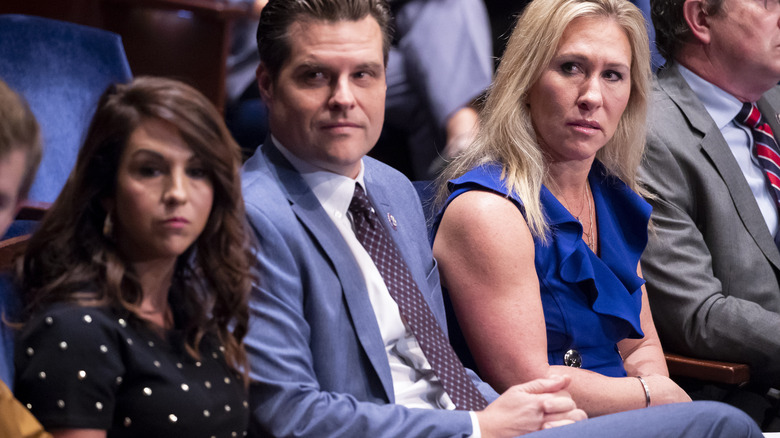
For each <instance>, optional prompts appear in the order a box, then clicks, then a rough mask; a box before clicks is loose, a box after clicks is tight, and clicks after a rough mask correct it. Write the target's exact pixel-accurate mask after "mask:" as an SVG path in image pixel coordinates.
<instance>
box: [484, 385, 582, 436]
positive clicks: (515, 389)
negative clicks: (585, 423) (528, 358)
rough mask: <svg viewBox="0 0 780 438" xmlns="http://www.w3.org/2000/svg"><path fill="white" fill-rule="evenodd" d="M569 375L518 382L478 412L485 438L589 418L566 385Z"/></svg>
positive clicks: (518, 433)
mask: <svg viewBox="0 0 780 438" xmlns="http://www.w3.org/2000/svg"><path fill="white" fill-rule="evenodd" d="M570 381H571V378H570V377H569V376H552V377H549V378H544V379H537V380H532V381H530V382H527V383H523V384H521V385H515V386H512V387H511V388H509V389H508V390H506V391H505V392H504V393H503V394H501V396H500V397H499V398H498V399H496V400H495V401H494V402H493V403H491V404H490V405H489V406H488V407H487V408H485V409H484V410H483V411H480V412H477V418H478V420H479V427H480V430H481V432H482V436H483V437H484V438H511V437H516V436H519V435H524V434H526V433H530V432H536V431H538V430H541V429H547V428H551V427H557V426H563V425H566V424H571V423H574V422H576V421H580V420H584V419H586V418H587V415H586V414H585V411H583V410H581V409H577V405H576V404H575V403H574V400H572V398H571V396H570V395H569V393H568V392H566V387H567V386H569V382H570Z"/></svg>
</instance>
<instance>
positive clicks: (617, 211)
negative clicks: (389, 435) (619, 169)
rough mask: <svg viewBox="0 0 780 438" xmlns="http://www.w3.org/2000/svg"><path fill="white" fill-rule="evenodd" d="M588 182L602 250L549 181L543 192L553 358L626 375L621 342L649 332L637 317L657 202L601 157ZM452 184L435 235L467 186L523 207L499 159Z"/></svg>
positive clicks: (542, 259)
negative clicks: (641, 267)
mask: <svg viewBox="0 0 780 438" xmlns="http://www.w3.org/2000/svg"><path fill="white" fill-rule="evenodd" d="M588 182H589V184H590V187H591V191H592V193H593V200H594V204H595V205H594V208H595V212H596V215H597V223H598V231H599V233H598V234H599V246H600V255H598V256H597V255H596V254H594V253H593V251H591V250H590V248H588V245H587V244H586V243H585V242H584V241H583V239H582V225H581V224H580V222H579V221H578V220H577V219H576V218H574V216H572V215H571V214H570V213H569V211H568V210H566V208H565V207H564V206H563V205H562V204H561V203H560V202H558V200H557V199H556V198H555V197H554V196H553V195H552V193H550V191H549V190H548V189H547V188H546V187H544V186H542V190H541V193H540V198H541V204H542V210H543V213H544V214H545V217H546V218H547V221H548V223H549V225H550V236H549V237H550V238H549V239H548V241H547V243H546V244H543V243H542V242H541V241H539V240H538V239H536V238H534V245H535V259H534V263H535V266H536V272H537V275H538V277H539V288H540V292H541V298H542V305H543V308H544V319H545V323H546V327H547V358H548V361H549V364H550V365H569V366H576V364H577V362H578V361H577V359H579V362H580V366H581V367H582V368H584V369H588V370H591V371H594V372H597V373H600V374H603V375H606V376H611V377H624V376H625V375H626V371H625V368H624V367H623V360H622V358H621V356H620V352H619V351H618V347H617V342H618V341H620V340H622V339H626V338H641V337H643V336H644V335H643V333H642V328H641V324H640V320H639V313H640V310H641V307H642V289H641V287H642V285H643V284H644V280H643V279H642V278H641V277H639V276H638V275H637V272H636V268H637V264H638V263H639V257H640V256H641V254H642V251H643V250H644V248H645V246H646V244H647V225H648V221H649V219H650V212H651V207H650V205H649V204H648V203H647V202H645V201H644V200H643V199H642V198H641V197H640V196H639V195H637V194H636V193H634V192H633V191H632V190H631V189H629V188H628V186H626V185H625V184H624V183H623V182H622V181H620V180H619V179H617V178H615V177H612V176H608V175H607V174H606V171H605V169H604V166H603V165H602V164H601V163H599V162H598V161H595V162H594V164H593V167H592V168H591V171H590V174H589V176H588ZM449 189H450V193H451V194H450V196H449V198H448V199H447V202H446V203H445V205H444V207H443V208H442V210H441V211H440V212H439V214H438V215H437V217H436V219H435V222H434V225H433V230H432V236H434V237H435V233H436V230H437V228H438V225H439V223H440V221H441V217H442V215H443V214H444V210H445V209H446V208H447V206H448V205H449V203H450V202H452V200H453V199H455V198H456V197H458V196H460V195H461V194H463V193H465V192H467V191H469V190H484V191H490V192H495V193H499V194H501V195H504V196H508V197H509V199H510V200H511V201H513V203H514V204H515V205H516V206H517V208H518V209H520V211H521V212H523V214H525V211H524V208H523V202H522V200H521V199H518V198H517V196H516V195H515V194H507V189H506V186H505V185H504V182H503V181H502V179H501V166H500V165H499V164H496V163H490V164H484V165H481V166H479V167H476V168H474V169H472V170H471V171H469V172H467V173H466V174H464V175H463V176H461V177H460V178H457V179H454V180H451V181H449ZM507 226H511V224H507ZM445 301H446V303H447V313H448V315H447V317H448V324H449V327H450V339H451V341H452V343H453V345H454V346H455V348H456V351H457V352H458V354H459V356H460V357H461V359H462V360H463V361H464V363H465V364H466V365H470V366H472V367H474V366H475V365H476V364H475V362H474V360H473V358H472V357H471V354H470V352H469V351H468V347H467V346H466V343H465V340H464V339H463V335H462V333H461V332H460V328H459V326H458V324H457V320H456V319H455V318H454V313H453V311H452V306H451V304H450V302H449V296H448V295H447V292H446V290H445ZM517 335H518V336H522V333H518V334H517ZM567 353H568V354H567Z"/></svg>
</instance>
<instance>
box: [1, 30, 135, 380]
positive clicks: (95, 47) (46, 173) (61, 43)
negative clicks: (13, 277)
mask: <svg viewBox="0 0 780 438" xmlns="http://www.w3.org/2000/svg"><path fill="white" fill-rule="evenodd" d="M0 78H2V79H3V80H4V81H5V82H6V83H7V84H8V85H9V86H10V87H11V88H12V89H13V90H15V91H17V92H18V93H20V94H22V95H23V96H24V97H25V99H26V100H27V102H28V103H29V105H30V108H31V109H32V111H33V113H34V114H35V117H36V119H37V120H38V123H39V124H40V126H41V132H42V137H43V148H44V153H43V160H42V162H41V166H40V168H39V170H38V173H37V175H36V178H35V182H34V184H33V186H32V189H31V191H30V196H29V198H30V200H32V201H39V202H53V201H54V200H55V199H56V197H57V195H58V194H59V193H60V190H61V189H62V186H63V185H64V184H65V181H66V180H67V178H68V175H69V174H70V171H71V169H72V168H73V165H74V164H75V162H76V156H77V154H78V150H79V147H80V145H81V142H82V140H83V138H84V134H85V132H86V130H87V128H88V126H89V121H90V119H91V118H92V114H93V113H94V110H95V106H96V104H97V100H98V98H99V97H100V95H101V94H102V93H103V91H104V90H105V89H106V87H108V85H109V84H112V83H115V82H127V81H129V80H130V79H131V74H130V66H129V65H128V63H127V58H126V57H125V51H124V48H123V47H122V41H121V39H120V37H119V36H118V35H116V34H113V33H110V32H106V31H103V30H99V29H93V28H90V27H86V26H81V25H76V24H72V23H66V22H61V21H56V20H50V19H46V18H40V17H33V16H25V15H0ZM35 223H36V221H35V220H17V221H16V222H14V224H13V225H12V226H11V229H10V230H9V231H8V233H6V235H5V236H4V239H8V238H10V237H13V236H22V235H24V234H27V233H30V232H31V231H32V229H33V228H34V226H35ZM7 242H9V241H8V240H4V241H2V242H0V247H3V245H2V244H3V243H7ZM0 249H8V248H0ZM3 268H6V269H7V268H8V266H7V264H6V266H3ZM3 280H6V281H4V282H3ZM18 298H19V297H18V296H17V295H16V293H15V292H14V291H13V289H12V288H11V287H10V286H9V284H8V282H7V278H6V279H2V278H0V315H2V316H3V317H5V318H8V319H11V320H13V319H14V315H13V314H14V313H15V312H14V311H15V310H18V303H19V299H18ZM12 358H13V348H12V336H11V333H10V331H9V328H8V327H7V326H6V325H5V324H3V323H0V379H2V380H3V381H5V382H6V383H7V384H8V386H12V383H13V380H12V379H13V377H12V376H13V368H12V366H11V365H12Z"/></svg>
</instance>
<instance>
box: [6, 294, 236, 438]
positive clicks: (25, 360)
mask: <svg viewBox="0 0 780 438" xmlns="http://www.w3.org/2000/svg"><path fill="white" fill-rule="evenodd" d="M201 344H202V345H201V357H200V359H194V358H192V357H190V356H189V355H188V354H187V353H186V352H185V350H184V341H183V338H182V337H181V335H180V333H179V332H177V331H171V332H169V334H168V339H162V338H160V337H159V336H158V335H156V334H155V333H153V332H151V331H149V330H146V329H144V328H143V327H133V326H132V324H130V323H129V321H128V320H127V318H122V317H120V316H117V315H115V314H113V313H112V312H111V311H110V310H108V309H106V308H101V307H82V306H77V305H73V304H68V303H58V304H55V305H52V306H51V307H50V308H48V309H47V310H46V311H44V312H41V313H40V314H38V315H37V316H36V317H34V318H33V319H32V320H31V321H30V322H29V323H28V324H27V325H26V326H25V328H24V330H23V331H22V333H21V335H20V337H19V339H17V343H16V352H15V356H16V359H15V364H16V384H15V388H14V389H15V390H14V392H15V395H16V397H17V398H18V399H19V400H20V401H21V402H22V404H24V405H25V406H27V408H28V409H29V410H30V411H31V412H32V413H33V415H35V416H36V417H37V418H38V420H39V421H40V422H41V423H42V424H43V426H44V427H45V428H46V429H49V430H52V429H60V428H68V429H101V430H106V431H107V432H108V437H143V436H149V437H151V436H166V437H205V438H209V437H241V436H245V435H246V430H247V425H248V420H249V408H248V405H247V399H246V392H245V390H244V386H243V383H242V382H241V380H240V379H239V378H238V376H237V375H235V374H234V373H233V372H231V371H230V370H229V368H228V367H227V365H226V363H225V359H224V353H223V351H224V348H222V347H221V346H220V345H218V344H216V343H214V342H208V341H207V340H204V341H203V342H202V343H201Z"/></svg>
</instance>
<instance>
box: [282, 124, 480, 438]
mask: <svg viewBox="0 0 780 438" xmlns="http://www.w3.org/2000/svg"><path fill="white" fill-rule="evenodd" d="M271 140H272V141H273V142H274V145H276V147H277V148H278V149H279V151H280V152H281V153H282V155H284V157H285V158H287V160H288V161H290V163H291V164H292V165H293V167H295V169H296V170H297V171H298V172H299V173H300V174H301V176H302V177H303V179H304V181H306V183H307V184H308V185H309V187H310V188H311V190H312V191H313V192H314V195H315V196H316V197H317V200H319V201H320V205H322V208H323V209H324V210H325V212H326V213H328V217H329V218H330V219H331V220H332V221H333V223H334V224H335V225H336V228H338V230H339V232H340V233H341V236H342V237H343V238H344V241H345V242H346V243H347V246H348V247H349V249H350V251H351V252H352V255H353V256H354V257H355V261H356V262H357V264H358V266H359V267H360V271H361V272H362V273H363V278H364V279H365V281H366V290H367V292H368V298H369V300H370V301H371V307H372V308H373V310H374V315H375V316H376V321H377V324H378V325H379V332H380V333H381V335H382V340H383V341H384V346H385V352H386V353H387V360H388V361H389V363H390V373H391V375H392V378H393V392H394V395H395V403H396V404H399V405H402V406H406V407H408V408H422V409H455V404H454V403H453V402H452V399H450V397H449V395H448V394H447V393H446V392H445V391H444V387H443V386H442V384H441V382H440V381H439V378H438V377H437V376H436V374H435V373H434V371H433V369H432V368H431V364H430V363H429V362H428V360H427V359H426V358H425V354H424V353H423V351H422V349H421V348H420V344H419V343H418V342H417V339H416V338H415V337H414V335H413V334H412V333H411V331H410V330H409V328H408V327H406V325H405V324H404V322H403V320H402V319H401V313H400V311H399V310H398V305H397V304H396V302H395V300H393V298H392V297H391V296H390V292H388V290H387V286H386V285H385V282H384V280H383V279H382V275H381V274H380V273H379V270H378V269H377V267H376V265H375V264H374V261H373V259H372V258H371V256H370V255H369V254H368V252H366V250H365V248H364V247H363V245H362V244H361V243H360V241H359V240H358V239H357V236H356V235H355V231H354V229H353V227H352V220H351V218H350V214H349V213H348V209H349V204H350V203H351V202H352V196H353V194H354V192H355V184H360V186H361V187H363V190H365V191H366V195H368V190H367V189H366V185H365V183H364V181H363V174H364V166H363V162H362V161H361V162H360V172H359V173H358V176H357V178H355V179H352V178H349V177H346V176H343V175H339V174H337V173H333V172H330V171H327V170H323V169H321V168H319V167H316V166H314V165H312V164H310V163H308V162H306V161H304V160H302V159H300V158H298V157H297V156H295V155H294V154H293V153H292V152H290V151H289V150H287V149H286V148H285V147H284V146H282V145H281V144H280V143H279V141H277V140H276V138H274V137H273V136H271ZM471 422H472V428H473V433H472V435H471V437H472V438H481V433H480V430H479V423H478V421H477V416H476V414H475V413H474V412H471Z"/></svg>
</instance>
